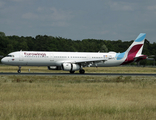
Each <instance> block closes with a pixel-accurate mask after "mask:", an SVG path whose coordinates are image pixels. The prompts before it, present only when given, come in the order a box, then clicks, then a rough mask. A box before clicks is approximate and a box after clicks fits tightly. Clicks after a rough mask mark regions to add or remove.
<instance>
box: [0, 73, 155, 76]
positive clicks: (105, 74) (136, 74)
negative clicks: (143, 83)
mask: <svg viewBox="0 0 156 120" xmlns="http://www.w3.org/2000/svg"><path fill="white" fill-rule="evenodd" d="M0 75H23V76H27V75H29V76H31V75H36V76H68V75H70V76H156V74H141V73H85V74H79V73H74V74H70V73H0Z"/></svg>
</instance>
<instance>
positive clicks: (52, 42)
mask: <svg viewBox="0 0 156 120" xmlns="http://www.w3.org/2000/svg"><path fill="white" fill-rule="evenodd" d="M133 41H134V40H130V41H122V40H116V41H112V40H101V39H98V40H97V39H83V40H71V39H67V38H62V37H54V36H47V35H37V36H36V37H31V36H27V37H23V36H21V37H19V36H16V35H13V36H6V35H5V33H4V32H0V55H3V56H5V55H7V54H8V53H10V52H13V51H19V50H23V51H71V52H99V51H100V52H108V51H115V52H124V51H126V50H127V48H128V47H129V46H130V45H131V43H132V42H133ZM143 54H145V55H148V56H149V55H155V54H156V43H155V42H154V43H150V42H149V41H148V40H147V39H146V40H145V44H144V48H143Z"/></svg>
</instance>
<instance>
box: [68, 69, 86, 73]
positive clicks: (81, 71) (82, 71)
mask: <svg viewBox="0 0 156 120" xmlns="http://www.w3.org/2000/svg"><path fill="white" fill-rule="evenodd" d="M70 73H71V74H73V73H75V71H70ZM79 73H80V74H84V73H85V70H84V69H80V70H79Z"/></svg>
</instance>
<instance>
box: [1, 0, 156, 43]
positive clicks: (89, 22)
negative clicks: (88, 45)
mask: <svg viewBox="0 0 156 120" xmlns="http://www.w3.org/2000/svg"><path fill="white" fill-rule="evenodd" d="M0 31H1V32H4V33H5V34H6V35H7V36H12V35H17V36H32V37H35V36H37V35H48V36H54V37H56V36H60V37H63V38H68V39H72V40H83V39H88V38H89V39H102V40H122V41H130V40H134V39H135V38H136V37H137V36H138V35H139V33H146V39H147V40H148V41H150V42H151V43H153V42H155V41H156V39H155V38H156V0H149V1H147V0H0Z"/></svg>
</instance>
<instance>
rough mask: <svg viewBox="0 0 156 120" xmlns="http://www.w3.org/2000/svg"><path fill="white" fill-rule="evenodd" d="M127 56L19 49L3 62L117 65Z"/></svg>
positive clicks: (42, 64)
mask: <svg viewBox="0 0 156 120" xmlns="http://www.w3.org/2000/svg"><path fill="white" fill-rule="evenodd" d="M125 59H126V58H125V57H123V58H122V59H121V60H117V59H116V53H115V52H109V53H92V52H43V51H42V52H40V51H19V52H12V53H10V54H9V55H8V56H6V57H5V58H3V59H2V63H4V64H8V65H15V66H61V64H62V63H77V62H81V63H84V64H85V63H89V64H88V66H90V67H94V66H97V67H105V66H117V65H120V64H122V63H123V62H124V60H125ZM91 61H95V62H91Z"/></svg>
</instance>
